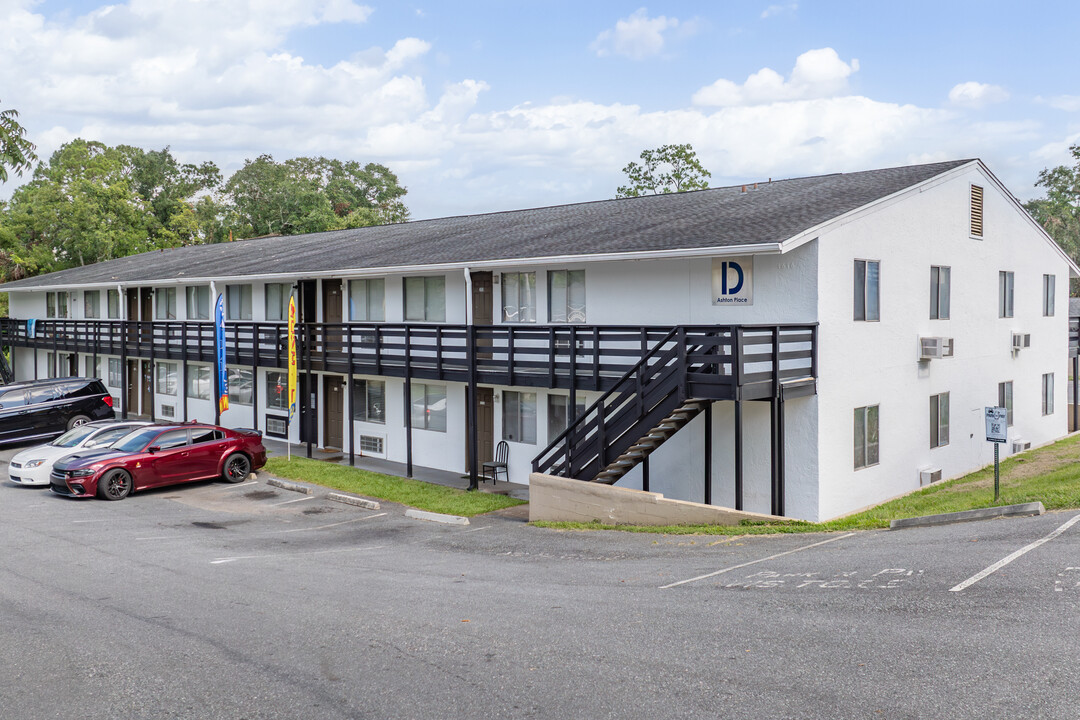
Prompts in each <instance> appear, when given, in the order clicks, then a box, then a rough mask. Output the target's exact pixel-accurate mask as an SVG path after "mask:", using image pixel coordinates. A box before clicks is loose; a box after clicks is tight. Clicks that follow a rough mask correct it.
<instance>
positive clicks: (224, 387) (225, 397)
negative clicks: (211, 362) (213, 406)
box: [214, 294, 229, 412]
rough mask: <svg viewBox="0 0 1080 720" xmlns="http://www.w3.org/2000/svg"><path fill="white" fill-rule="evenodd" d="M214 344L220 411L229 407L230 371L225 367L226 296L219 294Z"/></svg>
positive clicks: (215, 311) (215, 315)
mask: <svg viewBox="0 0 1080 720" xmlns="http://www.w3.org/2000/svg"><path fill="white" fill-rule="evenodd" d="M214 345H215V346H216V349H217V374H218V392H219V393H220V394H219V395H218V412H225V411H226V410H228V409H229V373H228V371H227V370H226V369H225V296H224V295H220V294H219V295H218V296H217V304H216V306H215V307H214Z"/></svg>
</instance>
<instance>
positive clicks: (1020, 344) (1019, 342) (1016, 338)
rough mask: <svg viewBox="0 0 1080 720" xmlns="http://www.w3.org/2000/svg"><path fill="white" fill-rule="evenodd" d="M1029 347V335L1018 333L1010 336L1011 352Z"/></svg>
mask: <svg viewBox="0 0 1080 720" xmlns="http://www.w3.org/2000/svg"><path fill="white" fill-rule="evenodd" d="M1029 347H1031V333H1018V332H1014V333H1013V334H1012V349H1013V352H1015V351H1017V350H1023V349H1024V348H1029Z"/></svg>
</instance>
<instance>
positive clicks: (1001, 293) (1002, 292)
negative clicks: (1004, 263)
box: [998, 270, 1014, 318]
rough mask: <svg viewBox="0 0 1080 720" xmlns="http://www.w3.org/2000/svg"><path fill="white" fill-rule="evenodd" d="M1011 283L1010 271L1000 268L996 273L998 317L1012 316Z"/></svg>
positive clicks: (1012, 279)
mask: <svg viewBox="0 0 1080 720" xmlns="http://www.w3.org/2000/svg"><path fill="white" fill-rule="evenodd" d="M1013 285H1014V278H1013V274H1012V273H1011V272H1006V271H1005V270H1002V271H1001V272H999V273H998V317H1003V318H1011V317H1012V316H1013Z"/></svg>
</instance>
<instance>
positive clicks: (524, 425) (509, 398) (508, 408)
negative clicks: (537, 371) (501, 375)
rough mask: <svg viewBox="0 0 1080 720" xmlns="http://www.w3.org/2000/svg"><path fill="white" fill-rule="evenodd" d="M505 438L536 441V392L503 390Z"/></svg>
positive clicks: (528, 441)
mask: <svg viewBox="0 0 1080 720" xmlns="http://www.w3.org/2000/svg"><path fill="white" fill-rule="evenodd" d="M503 439H504V440H511V441H513V442H522V443H533V444H535V443H536V393H534V392H532V393H528V392H516V391H513V390H507V391H505V392H503Z"/></svg>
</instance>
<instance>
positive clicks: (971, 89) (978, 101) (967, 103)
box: [949, 82, 1009, 109]
mask: <svg viewBox="0 0 1080 720" xmlns="http://www.w3.org/2000/svg"><path fill="white" fill-rule="evenodd" d="M1008 99H1009V93H1008V92H1007V91H1006V90H1005V88H1003V87H1001V86H1000V85H987V84H986V83H980V82H964V83H960V84H959V85H954V86H953V89H952V90H950V91H949V102H950V103H952V104H953V105H956V106H957V107H964V108H974V109H978V108H982V107H986V106H987V105H993V104H995V103H1000V102H1005V101H1006V100H1008Z"/></svg>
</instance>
